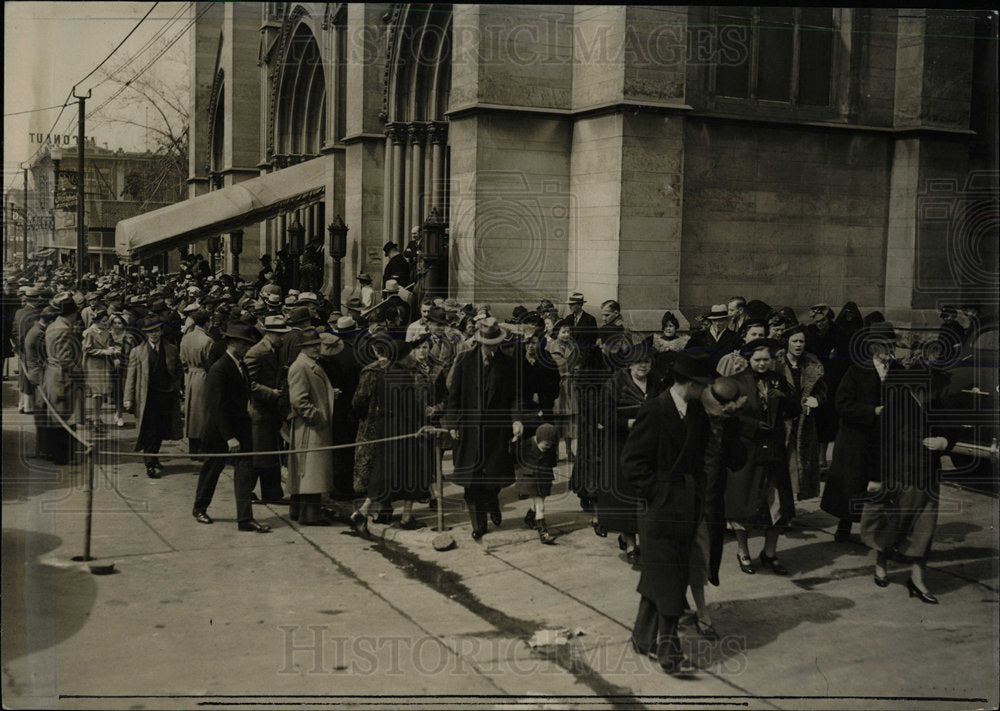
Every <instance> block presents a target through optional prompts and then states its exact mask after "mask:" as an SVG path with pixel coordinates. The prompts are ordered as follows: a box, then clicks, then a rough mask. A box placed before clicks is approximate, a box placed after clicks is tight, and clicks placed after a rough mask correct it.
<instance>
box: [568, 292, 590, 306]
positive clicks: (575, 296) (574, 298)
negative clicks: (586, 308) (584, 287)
mask: <svg viewBox="0 0 1000 711" xmlns="http://www.w3.org/2000/svg"><path fill="white" fill-rule="evenodd" d="M566 303H567V304H585V303H587V300H586V299H584V298H583V294H582V293H581V292H579V291H574V292H573V293H572V294H570V295H569V298H568V299H566Z"/></svg>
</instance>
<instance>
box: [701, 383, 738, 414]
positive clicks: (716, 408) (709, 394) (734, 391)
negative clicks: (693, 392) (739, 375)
mask: <svg viewBox="0 0 1000 711" xmlns="http://www.w3.org/2000/svg"><path fill="white" fill-rule="evenodd" d="M739 398H740V385H739V383H738V382H736V380H734V379H733V378H716V379H715V382H713V383H712V384H711V385H710V386H709V387H707V388H705V390H704V392H702V394H701V404H702V405H704V406H705V412H707V413H708V414H709V415H715V416H717V417H718V416H721V415H725V414H729V413H728V412H727V406H728V407H729V408H732V407H733V406H734V405H737V404H738V403H737V401H738V400H739Z"/></svg>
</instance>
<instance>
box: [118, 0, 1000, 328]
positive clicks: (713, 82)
mask: <svg viewBox="0 0 1000 711" xmlns="http://www.w3.org/2000/svg"><path fill="white" fill-rule="evenodd" d="M192 10H193V12H194V13H195V14H196V16H197V21H196V22H195V24H194V26H193V27H192V29H191V47H192V52H191V58H192V59H191V62H192V63H191V67H190V78H191V93H190V98H191V115H192V123H191V127H190V144H189V145H190V162H189V175H188V183H189V197H190V198H191V199H190V200H189V201H188V202H189V206H188V207H187V208H183V209H182V208H181V207H180V206H175V207H173V208H167V209H166V210H163V211H160V213H156V212H154V213H152V214H150V215H144V216H142V217H139V218H135V219H132V220H127V221H125V222H124V223H122V224H121V225H119V231H118V237H117V239H118V251H119V253H120V254H121V255H122V256H123V257H126V258H133V259H134V258H136V257H137V256H141V255H143V254H147V253H151V252H156V251H158V250H160V251H162V250H172V249H175V248H178V247H181V246H183V245H186V244H192V243H193V244H194V248H195V249H204V246H205V245H206V244H208V241H207V239H208V238H209V237H214V236H218V235H221V236H223V237H224V238H225V239H224V242H225V243H226V244H228V245H230V246H232V245H234V244H237V245H242V249H241V251H242V253H243V258H244V259H246V260H248V261H250V263H253V264H255V260H256V257H257V256H259V255H260V254H262V253H269V254H272V255H274V254H275V253H276V252H279V250H284V251H285V252H290V253H291V254H292V255H293V257H294V256H297V255H298V254H301V253H302V252H303V251H304V249H305V245H306V244H308V243H309V242H310V241H312V242H314V243H317V242H318V243H325V246H326V250H325V256H324V259H325V262H324V267H325V269H324V289H325V290H327V292H329V290H330V289H331V288H332V287H333V284H334V283H335V282H334V280H333V278H332V277H333V274H334V270H335V269H338V268H342V269H343V273H344V275H345V276H344V279H343V284H345V285H347V286H348V287H349V286H350V285H351V284H352V283H353V275H355V274H357V273H358V272H359V271H367V272H369V273H371V274H378V273H380V272H381V266H382V249H381V247H382V245H383V243H384V242H386V241H394V242H396V243H398V244H399V245H400V246H401V248H402V247H404V246H405V245H406V244H407V242H408V241H409V239H410V235H411V232H412V230H413V228H414V227H415V226H421V225H423V224H424V223H425V221H426V220H427V219H428V218H429V217H430V216H431V215H432V211H436V213H437V214H438V215H440V216H441V218H442V220H443V221H444V224H445V225H446V227H447V240H446V241H445V240H441V239H439V238H438V237H439V235H438V233H437V232H435V231H434V230H431V234H432V236H434V235H438V237H434V239H432V240H429V241H428V243H427V244H425V245H424V248H425V252H426V253H428V254H427V256H430V257H435V256H440V257H442V262H443V266H441V268H439V269H437V270H435V271H433V274H434V279H435V283H433V284H428V285H426V286H429V287H430V288H431V289H438V290H440V291H442V292H446V293H447V294H448V295H450V296H454V297H456V298H458V299H459V300H461V301H473V300H474V301H488V302H491V303H492V304H494V306H495V307H497V308H498V309H499V311H500V312H501V313H503V310H504V309H510V308H511V307H512V306H513V305H515V304H519V303H524V304H534V303H535V302H536V301H537V298H538V297H539V296H545V297H549V298H552V299H553V300H554V301H561V300H562V299H563V298H564V296H565V295H566V294H567V293H569V292H571V291H582V292H584V293H585V294H586V296H587V299H588V300H589V301H590V302H591V303H595V302H600V301H601V300H603V299H616V300H618V301H620V302H621V304H622V305H623V307H624V309H625V312H626V315H627V316H628V318H629V319H631V321H632V323H633V324H634V325H636V326H638V327H640V328H647V327H650V328H656V327H657V326H658V324H659V318H660V315H661V314H662V311H663V309H664V308H671V309H678V308H679V309H680V310H681V311H682V312H683V313H684V314H686V316H687V317H688V318H691V317H693V316H694V315H695V314H697V313H699V312H702V311H704V310H706V308H707V307H708V305H710V304H712V303H717V302H719V301H722V300H724V299H725V298H726V297H727V296H729V295H731V294H742V295H745V296H747V297H748V298H759V299H763V300H765V301H767V302H768V303H770V304H772V305H789V306H792V307H794V308H802V307H805V306H808V305H809V304H812V303H816V302H821V301H822V302H827V303H830V304H832V305H839V304H843V303H844V302H845V301H847V300H854V301H856V302H858V303H859V304H860V305H861V306H862V308H864V309H871V308H880V309H882V310H883V311H884V312H885V313H886V315H887V316H888V317H889V318H892V319H895V320H897V321H902V322H908V321H910V320H911V319H913V318H914V315H915V314H917V313H918V312H920V311H921V310H930V309H934V308H935V307H936V306H937V305H938V304H939V303H940V302H942V301H948V302H954V301H966V302H968V301H978V302H982V303H984V304H987V303H988V304H993V303H995V299H996V297H995V293H996V284H997V239H996V221H995V219H993V220H984V219H978V218H977V217H976V216H977V215H982V214H992V215H994V216H995V215H996V200H997V164H996V154H997V143H996V136H997V110H996V96H997V75H996V66H997V61H996V60H997V56H996V54H997V41H996V40H997V18H996V14H995V13H991V12H986V11H967V10H954V9H948V10H923V9H915V10H911V9H869V8H812V7H780V8H766V7H760V8H755V7H728V6H726V7H709V6H692V7H683V6H673V7H668V6H649V7H643V6H635V5H629V6H590V5H587V6H582V5H581V6H567V5H559V6H548V5H545V6H526V5H446V4H445V5H441V4H427V5H415V4H386V3H383V4H378V3H366V4H344V3H340V4H338V3H284V2H282V3H200V2H199V3H193V4H192ZM215 193H218V194H215ZM182 204H183V203H182ZM336 215H340V216H343V219H344V221H345V222H346V223H347V225H348V226H349V228H350V231H349V232H348V235H347V244H346V249H345V250H344V254H343V255H342V262H341V264H340V266H339V267H338V264H337V262H335V261H334V260H333V259H331V257H332V256H333V255H331V250H332V248H333V247H334V244H333V242H332V241H331V237H330V234H329V232H328V230H327V227H328V225H330V223H331V222H332V221H333V219H334V216H336ZM300 228H301V229H300ZM233 236H236V238H234V237H233ZM225 251H226V252H227V260H229V261H228V262H227V266H229V265H230V264H231V262H232V258H233V255H232V254H229V253H230V252H231V250H230V249H227V250H225ZM236 256H238V255H236ZM336 256H338V257H339V256H341V255H336ZM439 266H440V265H439Z"/></svg>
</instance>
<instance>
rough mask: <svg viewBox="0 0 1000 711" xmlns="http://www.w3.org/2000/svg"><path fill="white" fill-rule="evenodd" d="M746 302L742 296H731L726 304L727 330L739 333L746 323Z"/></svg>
mask: <svg viewBox="0 0 1000 711" xmlns="http://www.w3.org/2000/svg"><path fill="white" fill-rule="evenodd" d="M746 308H747V300H746V299H744V298H743V297H742V296H731V297H729V301H727V302H726V311H727V312H728V313H729V330H730V331H732V332H733V333H737V334H738V333H739V332H740V329H741V328H743V324H744V323H746V322H747V312H746Z"/></svg>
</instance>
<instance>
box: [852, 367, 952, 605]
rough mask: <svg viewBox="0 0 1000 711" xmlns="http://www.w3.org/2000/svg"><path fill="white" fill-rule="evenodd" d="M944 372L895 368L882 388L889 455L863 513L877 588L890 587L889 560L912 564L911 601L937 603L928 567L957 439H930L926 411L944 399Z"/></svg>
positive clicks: (870, 489)
mask: <svg viewBox="0 0 1000 711" xmlns="http://www.w3.org/2000/svg"><path fill="white" fill-rule="evenodd" d="M939 375H940V374H939V373H936V372H934V371H932V370H931V369H930V368H929V367H926V366H924V365H918V366H916V367H914V368H911V369H909V370H906V369H902V368H893V369H891V370H890V371H889V372H888V374H887V375H886V379H885V381H884V382H883V383H882V392H883V393H884V398H885V399H884V401H885V410H884V411H883V413H882V417H881V420H882V423H883V432H882V441H883V442H884V444H885V448H886V452H887V453H888V454H889V456H887V457H884V458H883V466H882V467H881V468H879V469H875V470H874V471H872V472H870V474H871V475H872V476H875V477H877V478H874V479H872V480H870V481H869V482H868V487H867V492H868V493H869V494H870V495H872V496H873V497H874V498H873V499H872V500H870V501H867V502H866V503H865V505H864V510H863V511H862V514H861V540H862V541H863V542H864V543H865V545H867V546H868V547H869V548H871V549H872V550H874V551H875V552H876V556H875V584H876V585H878V586H879V587H883V588H884V587H886V586H887V585H888V584H889V582H888V580H887V579H886V558H887V557H889V556H896V557H899V558H902V559H904V560H906V561H908V562H910V564H911V567H910V578H909V580H908V581H907V583H906V587H907V589H908V591H909V594H910V597H917V598H918V599H919V600H920V601H921V602H925V603H929V604H932V605H936V604H937V598H936V597H934V596H933V595H931V594H930V593H929V592H928V591H927V587H926V585H925V584H924V567H925V565H926V563H927V555H928V554H929V553H930V549H931V541H932V539H933V537H934V530H935V528H936V527H937V516H938V499H939V490H940V474H939V472H940V471H941V454H942V453H943V452H948V451H951V448H952V447H954V446H955V437H954V434H953V433H951V432H941V434H943V435H945V436H936V437H934V436H929V435H931V428H930V426H929V425H928V424H927V419H928V418H927V412H928V410H930V409H931V408H932V407H934V405H939V404H940V403H938V402H936V400H937V397H938V395H939V394H940V386H941V378H940V377H939Z"/></svg>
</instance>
